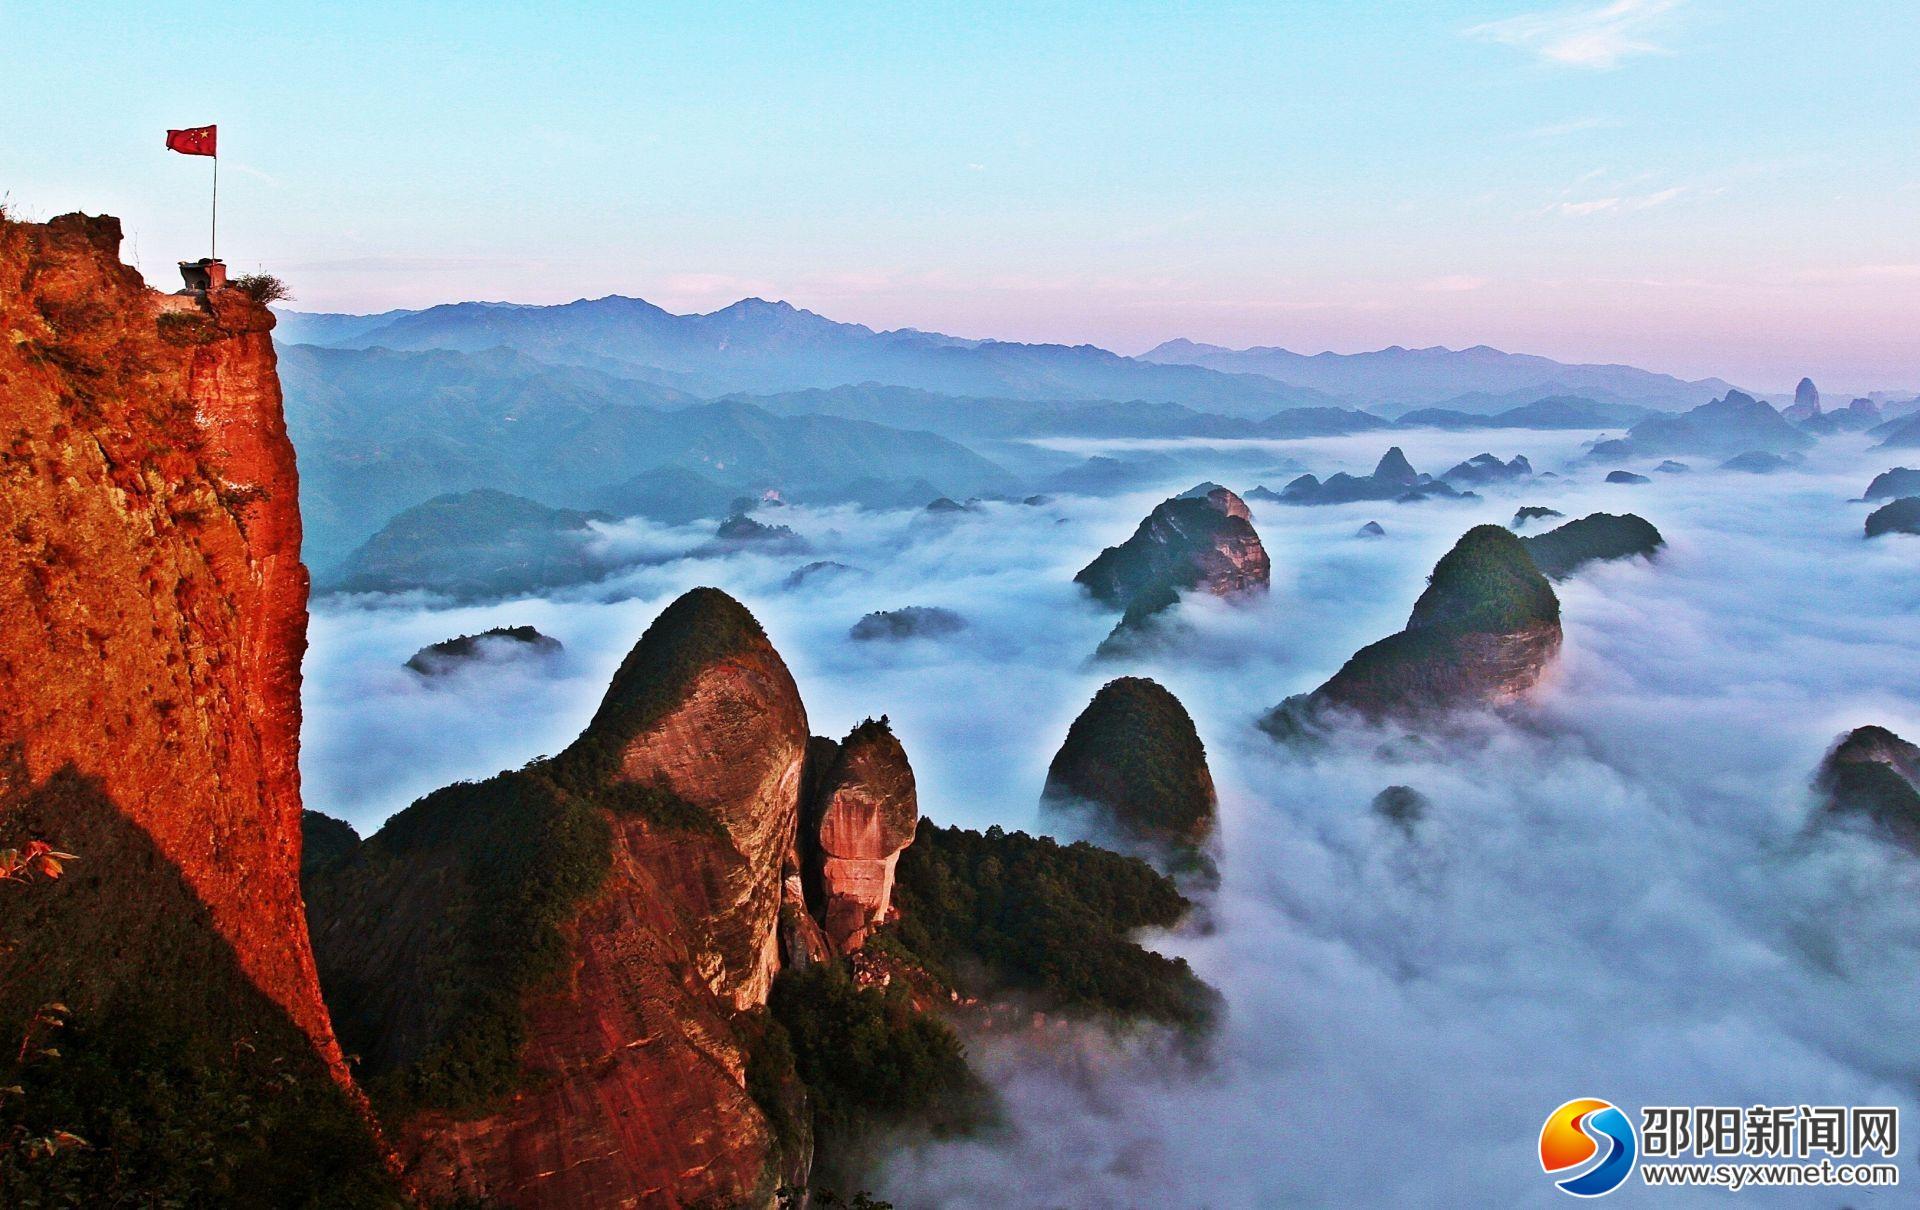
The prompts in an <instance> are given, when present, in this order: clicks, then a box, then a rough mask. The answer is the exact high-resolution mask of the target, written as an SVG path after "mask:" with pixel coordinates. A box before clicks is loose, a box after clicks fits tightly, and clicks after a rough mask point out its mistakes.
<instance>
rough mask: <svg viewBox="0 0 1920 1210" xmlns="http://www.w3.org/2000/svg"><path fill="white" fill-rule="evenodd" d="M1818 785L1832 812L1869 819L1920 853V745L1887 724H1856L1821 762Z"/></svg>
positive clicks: (1825, 802) (1885, 832) (1834, 814)
mask: <svg viewBox="0 0 1920 1210" xmlns="http://www.w3.org/2000/svg"><path fill="white" fill-rule="evenodd" d="M1814 788H1815V789H1816V790H1817V791H1818V792H1819V793H1820V795H1821V797H1822V799H1823V808H1824V810H1825V812H1826V813H1827V814H1828V815H1829V816H1833V817H1847V816H1851V817H1855V818H1859V819H1863V820H1865V821H1867V822H1868V823H1869V824H1870V825H1871V826H1873V827H1875V828H1877V829H1879V830H1880V831H1881V832H1883V833H1884V834H1885V835H1887V836H1888V837H1890V838H1891V839H1893V840H1894V841H1896V842H1897V843H1899V844H1901V845H1903V846H1905V847H1906V848H1908V849H1910V850H1913V851H1914V852H1916V853H1920V747H1917V746H1915V745H1913V744H1910V743H1908V742H1907V741H1906V740H1904V739H1901V738H1900V737H1899V736H1897V735H1895V734H1894V733H1893V732H1891V731H1889V730H1887V729H1886V728H1885V727H1872V726H1868V727H1858V728H1855V729H1854V730H1852V731H1850V732H1848V733H1847V734H1846V735H1844V736H1842V737H1841V738H1840V739H1839V741H1838V742H1837V743H1835V744H1834V746H1833V749H1832V751H1830V752H1828V753H1827V757H1826V760H1824V761H1823V762H1821V765H1820V772H1819V774H1818V775H1817V776H1816V777H1815V778H1814Z"/></svg>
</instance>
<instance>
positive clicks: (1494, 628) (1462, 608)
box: [1407, 525, 1560, 634]
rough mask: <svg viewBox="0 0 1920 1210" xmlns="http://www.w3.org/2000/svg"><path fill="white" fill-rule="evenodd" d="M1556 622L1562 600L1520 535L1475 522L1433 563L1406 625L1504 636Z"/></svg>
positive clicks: (1411, 627)
mask: <svg viewBox="0 0 1920 1210" xmlns="http://www.w3.org/2000/svg"><path fill="white" fill-rule="evenodd" d="M1559 620H1560V599H1559V598H1558V597H1556V596H1554V595H1553V586H1552V585H1550V584H1548V583H1547V581H1546V577H1544V576H1542V575H1541V574H1540V571H1539V569H1538V568H1536V567H1535V566H1534V565H1533V560H1532V559H1531V558H1529V557H1528V556H1527V551H1526V548H1525V547H1524V546H1522V545H1521V544H1520V539H1518V538H1516V537H1514V536H1513V535H1512V534H1511V533H1509V532H1508V531H1507V530H1505V529H1503V528H1501V527H1500V526H1498V525H1476V526H1474V527H1473V528H1472V529H1470V530H1468V531H1467V532H1466V533H1464V534H1462V535H1461V536H1460V540H1459V541H1458V542H1455V543H1454V544H1453V549H1452V550H1450V551H1448V552H1447V553H1446V554H1444V555H1442V556H1440V561H1439V562H1438V563H1436V564H1434V567H1433V574H1432V575H1431V576H1429V577H1428V578H1427V589H1426V591H1425V592H1423V593H1421V594H1420V599H1419V600H1418V601H1415V602H1414V603H1413V616H1412V617H1410V618H1408V619H1407V628H1408V629H1409V630H1414V629H1425V628H1438V629H1445V630H1452V631H1456V632H1458V631H1477V632H1481V633H1485V634H1505V633H1508V632H1510V631H1515V630H1521V629H1524V628H1526V627H1528V626H1533V625H1538V624H1540V623H1543V622H1554V623H1557V622H1559Z"/></svg>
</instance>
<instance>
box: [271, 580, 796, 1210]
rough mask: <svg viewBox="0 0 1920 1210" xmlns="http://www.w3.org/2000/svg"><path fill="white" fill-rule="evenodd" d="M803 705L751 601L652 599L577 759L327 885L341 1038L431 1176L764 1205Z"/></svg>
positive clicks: (476, 797)
mask: <svg viewBox="0 0 1920 1210" xmlns="http://www.w3.org/2000/svg"><path fill="white" fill-rule="evenodd" d="M807 740H808V732H807V721H806V711H805V709H804V707H803V705H802V703H801V700H800V695H799V691H798V689H797V688H796V687H795V685H794V682H793V678H792V676H791V675H790V674H789V673H788V671H787V668H786V665H785V663H784V662H783V661H782V660H781V659H780V656H779V654H778V653H777V652H775V651H774V649H773V647H772V645H771V644H770V643H768V641H767V639H766V636H765V634H764V633H763V632H762V631H761V629H760V627H759V625H758V623H756V622H755V621H754V619H753V618H752V616H751V615H750V614H748V613H747V611H746V610H745V609H744V608H742V607H741V606H740V605H739V603H738V602H736V601H734V600H733V599H732V598H730V597H728V596H726V595H725V594H724V593H721V592H719V591H717V590H714V589H695V590H693V591H692V592H690V593H688V594H686V595H685V596H683V597H681V598H680V599H679V600H677V601H675V602H674V603H673V604H672V605H670V606H669V607H668V608H667V609H666V610H665V611H663V612H662V613H661V615H660V616H659V617H658V618H657V619H655V621H654V623H653V625H652V626H650V627H649V628H648V630H647V632H646V634H645V635H644V636H643V637H642V638H641V640H640V642H639V643H638V644H637V645H635V647H634V648H633V650H632V652H631V653H630V654H629V655H628V656H627V658H626V660H625V661H624V662H623V663H622V664H621V666H620V669H619V671H618V672H617V673H615V675H614V678H613V682H612V684H611V686H610V687H609V689H608V691H607V694H606V698H605V700H604V701H603V702H602V703H601V706H600V709H599V710H598V712H597V713H596V714H595V715H594V717H593V719H592V721H591V722H590V723H589V724H588V725H587V728H586V730H585V731H584V732H582V734H581V736H580V738H579V739H578V740H576V741H575V742H574V743H573V744H572V745H571V746H569V747H568V748H567V749H566V750H565V751H564V752H562V753H561V754H560V755H559V756H556V757H554V758H552V759H550V760H547V761H542V762H536V763H535V764H533V765H530V766H528V767H527V768H525V769H521V770H515V771H511V772H507V773H502V774H500V775H498V776H496V777H494V778H492V779H490V780H488V781H485V782H480V783H463V784H459V785H455V786H450V787H448V788H447V789H444V790H441V791H438V792H436V793H435V794H431V795H428V796H427V797H426V798H424V799H422V800H420V801H419V802H417V803H415V804H414V805H413V806H411V807H409V808H408V809H407V810H405V811H402V812H401V813H400V814H398V815H396V816H394V817H393V819H391V820H389V821H388V823H387V825H386V826H385V827H383V828H382V829H381V830H380V831H379V832H377V833H375V834H374V835H373V836H372V837H370V838H368V840H367V841H366V842H365V843H364V844H363V845H361V846H360V847H359V850H358V851H357V852H356V853H354V854H353V855H352V856H351V857H350V858H349V859H348V860H346V861H343V862H339V863H336V864H335V865H333V866H332V867H329V868H327V869H325V870H323V871H321V872H320V876H319V877H318V878H317V879H316V880H315V881H314V882H312V883H310V886H309V899H310V906H311V912H312V925H313V936H314V943H315V946H316V949H317V950H318V953H319V956H320V960H321V970H322V975H323V977H324V980H325V984H326V988H327V994H328V997H329V1000H330V1002H331V1003H332V1004H333V1006H334V1009H335V1012H336V1015H337V1017H338V1019H339V1022H340V1028H341V1030H342V1032H343V1033H344V1034H345V1035H346V1036H347V1037H348V1038H349V1039H350V1044H351V1045H352V1046H353V1047H354V1049H355V1050H356V1051H357V1052H358V1053H359V1054H360V1055H362V1056H363V1058H364V1060H365V1063H366V1068H367V1072H368V1074H369V1077H370V1078H371V1080H372V1081H373V1084H374V1087H375V1088H376V1090H378V1092H379V1094H380V1097H379V1099H380V1101H381V1104H382V1106H383V1108H385V1109H386V1111H387V1112H388V1113H389V1114H390V1115H391V1119H390V1120H391V1121H393V1122H394V1123H395V1124H396V1133H397V1134H398V1136H399V1138H398V1141H399V1142H400V1143H401V1145H402V1150H403V1153H404V1156H405V1160H406V1163H407V1166H408V1170H409V1173H410V1175H411V1177H412V1179H413V1180H414V1181H415V1182H416V1183H417V1184H419V1186H420V1187H421V1188H422V1189H423V1190H424V1191H426V1192H428V1193H429V1194H431V1195H433V1196H437V1197H443V1198H451V1197H481V1198H491V1199H495V1200H497V1201H499V1202H501V1203H503V1204H506V1205H512V1206H574V1205H621V1204H638V1205H649V1206H653V1205H658V1206H690V1205H699V1204H708V1203H713V1204H725V1205H766V1204H769V1203H770V1201H771V1199H772V1193H773V1189H774V1187H775V1186H776V1185H778V1184H780V1183H781V1182H782V1181H783V1180H787V1179H792V1178H794V1177H797V1176H803V1175H804V1172H805V1165H806V1162H807V1156H808V1154H809V1151H808V1148H807V1146H806V1145H805V1143H804V1140H799V1141H796V1140H792V1139H784V1140H783V1139H780V1138H777V1137H776V1134H775V1132H774V1130H773V1128H772V1126H771V1125H770V1123H769V1120H768V1117H767V1113H766V1111H765V1110H764V1108H763V1107H762V1106H761V1105H760V1104H759V1103H758V1102H756V1100H755V1099H754V1096H753V1095H752V1094H751V1093H750V1091H749V1088H748V1078H747V1070H748V1066H749V1064H750V1061H751V1056H752V1052H753V1046H754V1040H755V1038H756V1037H757V1035H758V1032H759V1031H760V1029H761V1028H762V1024H761V1019H760V1017H759V1016H758V1015H757V1010H758V1009H760V1008H761V1007H762V1006H764V1005H765V1003H766V1001H767V996H768V992H769V989H770V988H771V985H772V982H773V978H774V975H775V973H776V970H777V969H778V966H779V954H778V935H777V934H778V926H779V919H780V914H781V910H782V907H783V905H784V904H786V903H787V902H788V897H787V895H786V889H787V886H788V882H789V879H790V878H791V879H795V880H797V875H798V872H799V871H798V868H797V866H798V859H797V852H796V850H797V845H796V839H797V834H798V826H799V810H800V798H801V790H802V777H803V767H804V763H805V758H806V752H807Z"/></svg>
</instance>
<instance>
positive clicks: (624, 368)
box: [280, 295, 1728, 419]
mask: <svg viewBox="0 0 1920 1210" xmlns="http://www.w3.org/2000/svg"><path fill="white" fill-rule="evenodd" d="M280 339H281V340H282V341H283V342H288V343H308V344H318V345H327V346H333V347H341V348H363V349H364V348H388V349H394V350H401V351H421V350H431V349H449V350H455V351H460V352H483V351H486V350H490V349H495V348H508V349H513V350H516V351H518V352H521V353H524V354H527V355H529V356H532V357H535V358H538V359H539V360H541V361H544V362H549V363H552V364H556V365H569V366H577V367H586V368H590V369H597V370H602V371H606V372H610V373H613V374H617V375H619V376H621V377H626V378H635V379H641V380H645V381H649V382H653V383H656V384H659V385H661V386H664V387H668V388H672V389H675V390H680V391H684V392H687V393H690V394H695V395H706V396H714V395H722V394H728V393H733V392H752V393H763V394H764V393H783V392H792V391H805V390H810V389H816V388H835V387H845V386H851V385H856V384H861V383H878V384H883V385H888V386H897V387H909V388H914V389H918V390H923V391H932V392H938V393H940V394H943V395H960V396H973V397H981V398H989V399H1012V400H1029V401H1034V400H1044V401H1055V402H1081V403H1086V402H1093V401H1136V400H1138V401H1144V402H1147V403H1152V404H1168V403H1173V404H1180V405H1183V406H1185V407H1189V408H1196V409H1200V410H1204V411H1208V412H1212V413H1217V414H1219V415H1223V416H1228V417H1237V418H1241V419H1259V418H1264V417H1267V416H1270V415H1272V414H1273V413H1274V412H1276V411H1280V410H1283V409H1287V408H1295V407H1370V408H1376V409H1378V408H1384V409H1385V410H1387V411H1389V412H1395V411H1403V410H1407V409H1409V408H1414V407H1420V406H1426V405H1444V406H1447V407H1449V408H1451V409H1453V410H1457V411H1463V412H1497V411H1502V410H1505V409H1507V408H1511V407H1514V406H1517V405H1521V404H1526V403H1531V402H1533V401H1534V400H1537V399H1540V398H1543V397H1546V396H1553V395H1577V396H1580V397H1583V398H1586V399H1591V400H1594V401H1597V402H1601V403H1625V404H1637V405H1641V406H1646V407H1651V408H1657V409H1662V410H1675V409H1679V408H1685V407H1692V406H1695V405H1697V404H1700V403H1704V402H1706V401H1707V400H1709V399H1712V398H1715V397H1718V396H1720V395H1723V394H1725V392H1726V390H1727V389H1728V385H1727V384H1726V383H1723V382H1720V381H1719V380H1718V379H1707V380H1703V381H1700V382H1685V381H1682V380H1680V379H1678V378H1674V377H1672V376H1670V375H1666V374H1656V373H1653V372H1650V371H1647V370H1639V369H1635V368H1633V367H1631V366H1592V365H1565V364H1562V363H1560V362H1557V361H1553V360H1550V359H1548V358H1544V357H1532V356H1526V355H1522V354H1513V353H1503V352H1500V351H1499V350H1497V349H1490V348H1487V347H1485V346H1480V347H1477V348H1472V349H1462V350H1453V349H1441V348H1433V349H1402V348H1398V347H1395V348H1390V349H1382V350H1380V351H1378V352H1373V353H1358V354H1351V355H1343V354H1337V353H1320V354H1316V355H1313V356H1306V355H1303V354H1299V353H1293V352H1289V351H1288V350H1285V349H1278V348H1254V349H1241V350H1235V349H1224V348H1220V347H1217V346H1213V345H1202V344H1195V343H1193V342H1191V341H1185V340H1176V341H1169V342H1167V343H1166V344H1163V345H1161V346H1159V347H1158V348H1156V349H1154V350H1153V351H1151V352H1150V353H1147V354H1145V355H1144V356H1142V357H1122V356H1120V355H1119V354H1117V353H1113V352H1110V351H1108V350H1106V349H1102V348H1098V347H1096V346H1093V345H1071V346H1069V345H1058V344H1017V343H1012V342H1007V341H994V340H967V339H962V338H959V337H954V336H946V335H942V334H940V333H937V332H921V331H917V330H914V329H911V328H902V329H896V330H892V331H875V330H874V329H872V328H869V327H866V326H864V325H861V324H849V323H840V322H837V321H835V320H831V319H827V318H826V317H824V316H821V315H816V314H815V313H813V312H811V311H803V310H799V309H797V308H795V307H793V306H791V305H789V304H787V303H784V302H767V301H765V300H763V299H758V298H749V299H743V300H742V301H740V302H737V303H734V304H733V305H732V306H729V307H724V308H722V309H720V310H718V311H714V312H711V313H709V314H705V315H675V314H673V313H671V312H669V311H666V310H664V309H662V308H660V307H657V306H655V305H654V304H652V303H650V302H647V301H645V300H643V299H638V298H626V297H622V296H619V295H610V296H608V297H606V298H598V299H582V300H579V301H577V302H571V303H565V304H561V305H557V306H523V305H519V304H513V303H484V302H464V303H449V304H445V305H442V306H437V307H429V308H427V309H426V310H422V311H388V312H383V313H381V314H378V315H339V314H307V313H302V312H284V313H282V316H281V329H280Z"/></svg>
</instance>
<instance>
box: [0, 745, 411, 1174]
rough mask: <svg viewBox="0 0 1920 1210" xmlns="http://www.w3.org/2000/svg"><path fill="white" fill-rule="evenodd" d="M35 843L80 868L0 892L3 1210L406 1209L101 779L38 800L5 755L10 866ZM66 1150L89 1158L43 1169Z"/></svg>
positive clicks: (2, 818) (0, 830) (301, 1049)
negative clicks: (34, 1143) (54, 1143)
mask: <svg viewBox="0 0 1920 1210" xmlns="http://www.w3.org/2000/svg"><path fill="white" fill-rule="evenodd" d="M34 838H43V839H48V840H49V841H55V842H57V843H56V844H55V847H56V848H61V849H64V850H66V851H68V852H71V853H74V854H77V855H78V860H77V861H75V862H73V863H71V864H70V865H69V866H68V869H67V872H66V875H65V876H64V877H62V878H60V879H59V880H58V881H46V880H37V881H35V882H32V883H28V884H24V885H22V884H15V883H9V884H6V885H0V896H4V902H5V909H4V912H3V913H0V1048H3V1049H0V1056H4V1060H0V1062H5V1063H6V1064H7V1066H8V1067H9V1070H8V1071H6V1072H5V1073H4V1075H5V1077H6V1078H5V1079H0V1084H4V1085H14V1086H16V1087H17V1091H14V1090H12V1089H9V1090H5V1091H0V1132H4V1133H3V1134H0V1204H5V1205H9V1206H36V1205H49V1206H52V1205H62V1206H64V1205H90V1206H105V1205H134V1204H139V1205H150V1204H152V1205H169V1204H177V1205H210V1204H218V1205H234V1206H274V1207H282V1206H319V1205H326V1206H359V1205H391V1204H393V1203H394V1200H395V1198H394V1193H395V1191H394V1189H393V1187H392V1185H391V1183H390V1182H389V1180H388V1178H387V1177H386V1175H385V1172H384V1169H383V1167H382V1162H381V1156H380V1153H379V1150H378V1147H377V1146H376V1144H375V1141H374V1139H373V1137H372V1135H371V1134H370V1132H369V1130H368V1127H367V1125H366V1123H365V1121H364V1120H363V1119H362V1118H361V1116H360V1115H359V1112H358V1110H357V1108H356V1107H355V1106H354V1104H353V1103H352V1101H351V1100H350V1098H349V1096H348V1094H347V1093H345V1092H344V1091H343V1090H342V1089H341V1088H340V1087H339V1086H338V1085H336V1084H335V1083H334V1082H333V1080H332V1078H331V1077H330V1076H329V1075H328V1073H327V1070H326V1067H325V1065H324V1064H323V1063H322V1061H321V1060H320V1058H319V1057H318V1056H317V1055H316V1054H315V1052H314V1050H313V1047H312V1044H311V1042H310V1041H309V1040H308V1038H307V1037H306V1035H305V1034H304V1033H303V1032H302V1031H301V1030H300V1029H299V1028H298V1027H296V1026H295V1025H294V1024H293V1022H292V1021H291V1020H289V1019H288V1017H287V1016H286V1014H285V1013H284V1012H283V1011H282V1010H281V1009H280V1008H279V1007H278V1006H277V1005H276V1004H275V1003H274V1002H273V1001H272V1000H271V999H269V998H268V997H267V996H266V995H265V994H263V993H262V992H261V991H260V990H259V989H258V988H256V987H254V986H253V984H252V983H251V982H250V981H249V980H248V979H247V977H246V975H245V974H244V972H243V971H242V970H241V967H240V964H239V962H238V960H237V958H236V956H235V954H234V952H233V949H232V947H231V946H230V945H229V944H228V942H227V940H226V939H225V938H224V937H223V936H221V934H220V933H219V932H218V931H217V930H216V929H215V927H214V925H213V922H212V920H211V918H210V916H209V915H208V913H207V910H206V908H205V907H204V905H202V904H201V902H200V901H199V900H198V898H196V897H195V895H194V893H193V891H192V890H191V888H189V887H188V885H187V884H186V882H185V880H184V879H183V878H182V877H181V874H180V871H179V869H178V868H177V867H176V866H175V865H174V864H173V863H172V862H170V861H169V860H167V858H166V857H165V856H163V855H162V854H161V853H160V851H159V850H158V849H157V848H156V847H155V845H154V843H153V841H152V839H151V838H150V837H149V836H148V835H147V834H146V833H145V832H144V831H143V830H142V829H140V828H139V827H138V826H137V825H135V824H134V823H132V822H131V821H130V820H129V819H128V818H127V816H126V814H125V812H124V811H123V810H122V809H121V807H120V806H119V805H118V804H116V803H115V802H114V801H113V799H112V798H111V797H109V796H108V794H107V793H106V792H105V790H104V789H103V787H102V785H101V783H100V782H99V781H98V780H97V779H95V778H93V777H90V776H88V775H86V774H84V773H82V772H80V771H79V770H77V769H75V768H74V767H73V766H72V765H67V766H65V767H62V768H61V769H59V770H56V771H55V772H54V773H52V774H50V775H49V776H48V777H47V778H45V779H44V780H43V781H41V782H40V783H38V784H34V783H33V782H32V779H31V778H30V776H29V774H28V771H27V765H26V761H25V757H24V752H23V750H22V748H21V746H20V745H19V744H12V745H7V746H5V747H3V748H0V846H6V847H16V846H18V845H20V844H23V843H24V842H26V841H27V840H29V839H34ZM213 859H214V860H216V861H217V860H218V855H217V854H216V855H215V856H214V858H213ZM16 1056H17V1057H16ZM55 1131H65V1132H68V1133H69V1134H71V1135H74V1136H77V1137H78V1139H79V1140H84V1144H82V1143H79V1142H72V1143H67V1144H65V1145H64V1146H62V1147H60V1148H59V1149H57V1150H56V1151H55V1152H54V1154H52V1155H47V1154H44V1152H43V1153H42V1154H39V1155H36V1154H35V1149H34V1148H32V1147H31V1146H30V1145H29V1141H30V1140H32V1139H36V1138H47V1137H50V1136H52V1135H53V1132H55Z"/></svg>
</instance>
